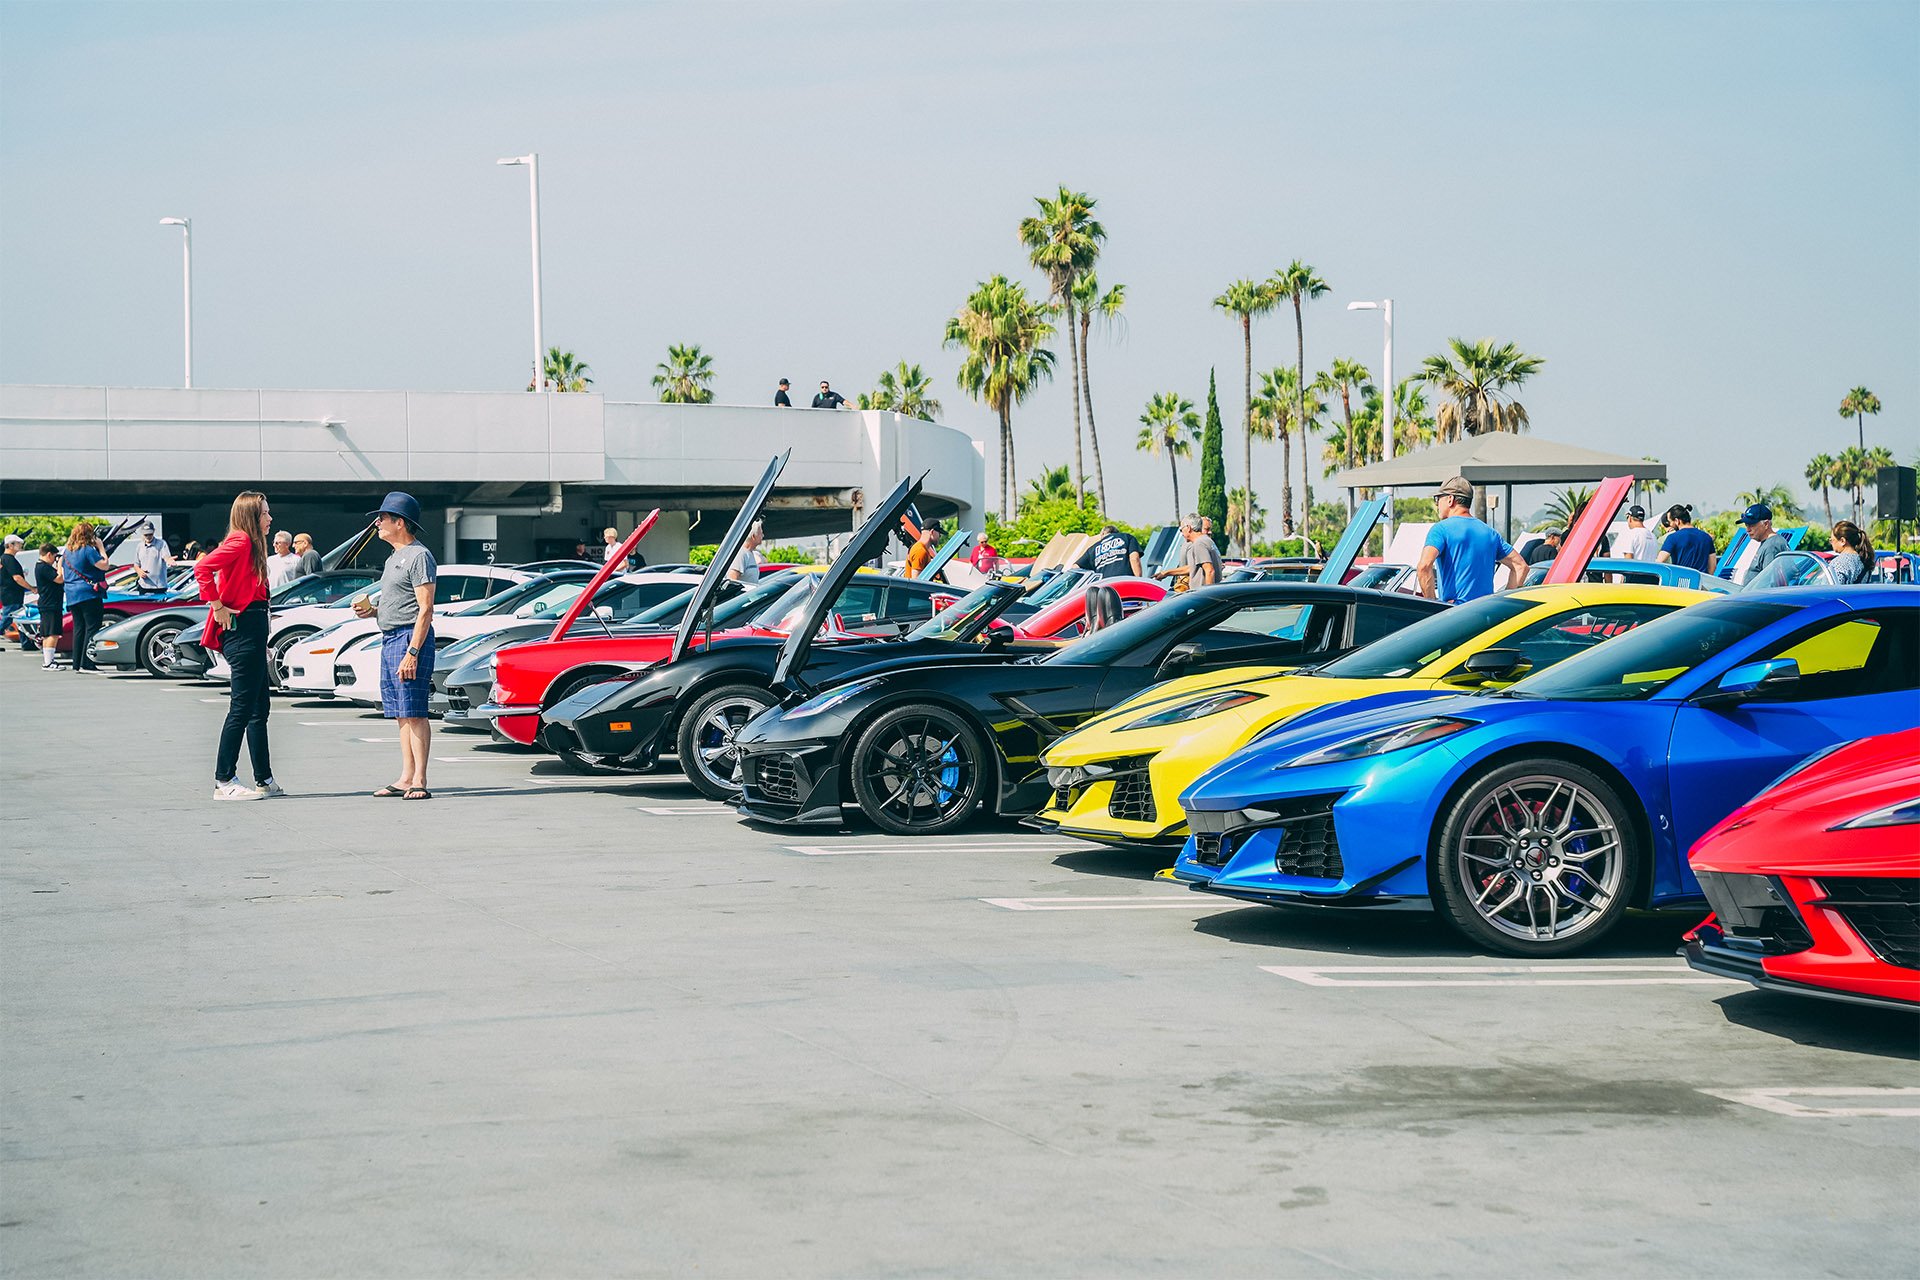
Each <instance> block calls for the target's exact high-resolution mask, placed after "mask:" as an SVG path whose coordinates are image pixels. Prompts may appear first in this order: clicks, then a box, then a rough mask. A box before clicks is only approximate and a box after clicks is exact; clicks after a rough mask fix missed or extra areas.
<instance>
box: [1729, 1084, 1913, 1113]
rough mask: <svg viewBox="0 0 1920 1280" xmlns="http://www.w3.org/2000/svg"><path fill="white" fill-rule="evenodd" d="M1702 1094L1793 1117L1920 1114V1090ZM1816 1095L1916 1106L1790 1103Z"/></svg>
mask: <svg viewBox="0 0 1920 1280" xmlns="http://www.w3.org/2000/svg"><path fill="white" fill-rule="evenodd" d="M1700 1092H1701V1093H1704V1094H1707V1095H1709V1096H1711V1097H1715V1098H1724V1099H1726V1100H1727V1101H1728V1102H1738V1103H1740V1104H1741V1105H1743V1106H1748V1107H1758V1108H1759V1109H1760V1110H1762V1111H1771V1112H1773V1113H1774V1114H1775V1115H1780V1116H1793V1117H1795V1118H1796V1119H1818V1120H1836V1119H1846V1118H1849V1117H1855V1116H1860V1117H1885V1116H1906V1117H1913V1116H1920V1089H1916V1088H1902V1089H1887V1088H1870V1087H1852V1086H1834V1087H1831V1088H1826V1089H1815V1088H1804V1089H1799V1088H1796V1089H1702V1090H1700ZM1795 1096H1798V1097H1813V1098H1863V1099H1864V1098H1884V1099H1887V1100H1889V1101H1891V1100H1893V1099H1895V1098H1905V1099H1911V1100H1912V1101H1913V1102H1914V1104H1915V1105H1913V1106H1907V1107H1887V1106H1878V1107H1876V1106H1864V1107H1810V1106H1808V1105H1806V1104H1805V1103H1802V1102H1789V1101H1788V1100H1787V1099H1788V1098H1790V1097H1795Z"/></svg>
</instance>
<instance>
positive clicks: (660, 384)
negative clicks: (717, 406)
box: [653, 343, 713, 404]
mask: <svg viewBox="0 0 1920 1280" xmlns="http://www.w3.org/2000/svg"><path fill="white" fill-rule="evenodd" d="M654 369H655V370H656V372H655V373H654V375H653V385H654V386H655V387H657V388H659V390H660V403H661V404H712V403H713V385H712V384H713V358H712V357H711V356H709V355H708V354H707V353H706V352H704V351H702V350H701V349H700V347H699V345H698V344H697V343H689V344H687V345H684V346H675V345H671V344H670V345H669V346H668V347H667V358H666V359H665V360H663V361H661V362H660V363H659V364H657V365H655V366H654Z"/></svg>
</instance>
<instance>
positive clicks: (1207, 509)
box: [1194, 369, 1227, 539]
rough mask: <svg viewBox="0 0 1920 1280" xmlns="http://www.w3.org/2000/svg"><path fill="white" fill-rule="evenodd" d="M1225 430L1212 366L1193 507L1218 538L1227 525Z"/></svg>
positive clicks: (1224, 532) (1222, 535)
mask: <svg viewBox="0 0 1920 1280" xmlns="http://www.w3.org/2000/svg"><path fill="white" fill-rule="evenodd" d="M1224 449H1225V433H1224V432H1223V431H1222V430H1221V427H1220V396H1219V393H1218V391H1217V389H1216V387H1215V383H1214V376H1213V370H1211V369H1209V370H1207V426H1206V431H1205V433H1204V434H1203V435H1202V436H1201V437H1200V497H1199V499H1198V500H1197V501H1196V502H1195V503H1194V510H1196V511H1198V512H1199V513H1200V514H1201V515H1203V516H1206V517H1207V518H1208V519H1210V520H1212V521H1213V531H1214V533H1216V534H1217V535H1219V537H1220V538H1221V539H1225V537H1226V529H1227V463H1226V459H1225V457H1224V456H1223V452H1224Z"/></svg>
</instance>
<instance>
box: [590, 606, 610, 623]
mask: <svg viewBox="0 0 1920 1280" xmlns="http://www.w3.org/2000/svg"><path fill="white" fill-rule="evenodd" d="M593 616H594V617H596V618H598V619H600V621H602V622H611V621H612V620H613V606H612V605H610V604H597V605H595V606H594V607H593Z"/></svg>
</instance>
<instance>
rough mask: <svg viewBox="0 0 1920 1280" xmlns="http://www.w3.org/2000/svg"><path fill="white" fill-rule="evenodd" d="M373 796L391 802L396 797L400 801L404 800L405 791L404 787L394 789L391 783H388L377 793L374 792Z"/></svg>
mask: <svg viewBox="0 0 1920 1280" xmlns="http://www.w3.org/2000/svg"><path fill="white" fill-rule="evenodd" d="M373 794H375V795H376V796H379V797H380V798H381V799H382V800H392V799H394V798H396V797H398V798H400V799H405V798H406V795H407V789H406V788H405V787H396V786H394V785H393V784H392V783H391V782H389V783H388V784H387V785H386V786H384V787H382V788H380V789H379V790H378V791H376V792H374V793H373Z"/></svg>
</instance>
